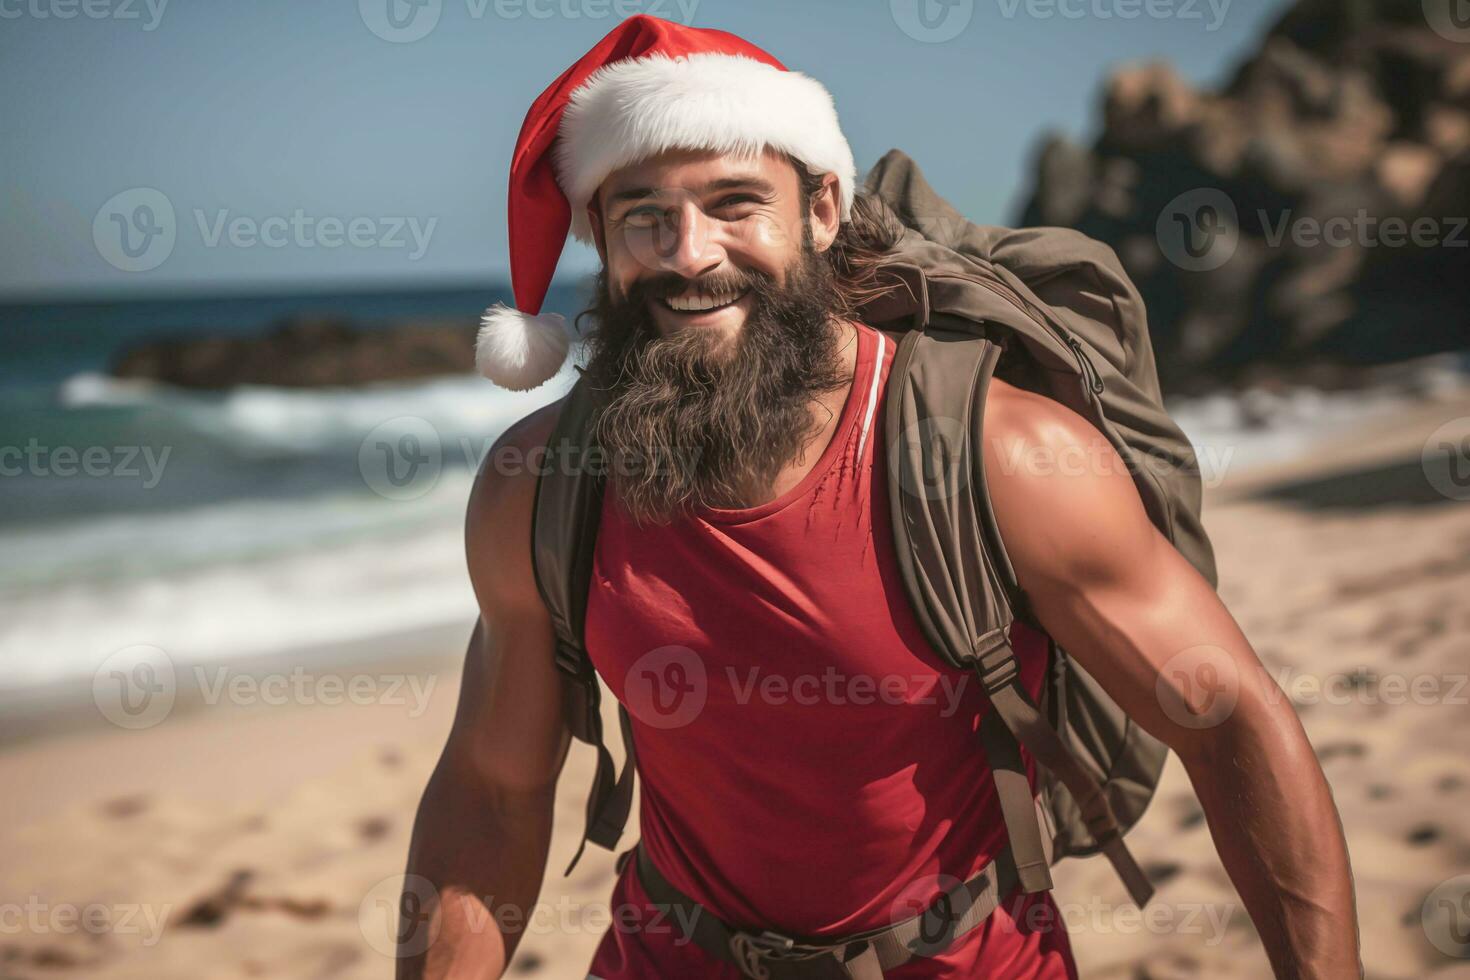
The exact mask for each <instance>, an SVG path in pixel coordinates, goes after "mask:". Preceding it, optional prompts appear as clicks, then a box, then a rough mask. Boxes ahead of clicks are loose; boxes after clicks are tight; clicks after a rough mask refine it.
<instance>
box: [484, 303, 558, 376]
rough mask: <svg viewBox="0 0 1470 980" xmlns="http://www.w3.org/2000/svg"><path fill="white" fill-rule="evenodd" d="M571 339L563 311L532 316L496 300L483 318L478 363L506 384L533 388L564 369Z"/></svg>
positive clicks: (485, 370) (486, 374) (486, 371)
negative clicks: (568, 335) (563, 365)
mask: <svg viewBox="0 0 1470 980" xmlns="http://www.w3.org/2000/svg"><path fill="white" fill-rule="evenodd" d="M569 343H570V339H569V338H568V337H567V320H566V317H564V316H562V315H561V314H560V313H542V314H540V315H539V316H530V315H528V314H525V313H522V312H521V311H520V310H516V309H512V308H511V307H509V306H506V305H505V304H504V303H496V304H495V305H494V306H492V307H490V308H489V309H488V310H486V311H485V315H484V316H482V317H481V318H480V335H479V337H478V338H476V340H475V366H476V367H478V368H479V369H480V373H481V374H483V375H484V376H485V377H487V378H489V379H490V380H491V381H493V382H495V383H496V384H498V385H500V386H501V387H502V388H509V389H510V390H511V391H530V390H531V389H532V388H535V387H537V386H538V385H541V384H544V383H545V382H547V381H549V380H551V379H552V378H554V377H555V376H556V372H558V371H560V370H561V366H562V364H563V363H565V362H566V359H567V347H568V346H569Z"/></svg>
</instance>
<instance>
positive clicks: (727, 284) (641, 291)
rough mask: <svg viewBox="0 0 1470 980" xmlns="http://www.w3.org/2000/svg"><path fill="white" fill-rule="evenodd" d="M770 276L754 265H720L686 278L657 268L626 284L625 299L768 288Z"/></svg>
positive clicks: (717, 293)
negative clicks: (746, 266)
mask: <svg viewBox="0 0 1470 980" xmlns="http://www.w3.org/2000/svg"><path fill="white" fill-rule="evenodd" d="M775 282H776V280H775V279H774V277H772V276H770V275H767V274H766V273H764V272H760V271H757V270H754V269H751V270H745V269H740V268H734V267H732V268H729V269H722V270H720V271H718V272H711V273H707V274H705V275H702V276H697V277H695V278H693V279H690V278H688V277H686V276H681V275H679V274H678V273H677V272H660V273H658V274H657V275H652V276H648V277H646V278H644V279H639V280H638V281H637V282H635V283H633V285H632V286H630V287H629V288H628V292H627V298H626V302H628V303H637V302H641V301H644V300H650V299H669V298H670V297H672V296H680V295H682V294H684V293H685V292H688V291H691V290H692V291H695V292H701V293H707V294H709V295H719V294H721V293H743V292H745V291H747V290H756V291H758V292H763V291H768V290H770V289H771V288H773V287H774V286H775Z"/></svg>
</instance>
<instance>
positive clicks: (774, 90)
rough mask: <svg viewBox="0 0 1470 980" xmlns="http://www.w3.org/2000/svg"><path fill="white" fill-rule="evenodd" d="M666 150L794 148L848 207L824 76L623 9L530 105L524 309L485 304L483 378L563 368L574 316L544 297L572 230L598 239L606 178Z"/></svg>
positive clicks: (521, 196)
mask: <svg viewBox="0 0 1470 980" xmlns="http://www.w3.org/2000/svg"><path fill="white" fill-rule="evenodd" d="M670 149H708V150H715V151H718V152H722V153H740V154H743V155H744V154H751V155H753V154H755V153H758V152H760V151H761V150H763V149H771V150H775V151H778V152H784V153H788V154H790V155H791V156H793V157H795V158H796V159H797V160H800V161H801V162H802V163H803V164H805V165H806V166H807V168H808V169H810V170H812V171H813V172H815V173H831V174H834V175H836V177H837V183H838V189H839V193H840V203H841V216H842V220H844V221H845V220H847V218H848V216H849V215H850V213H851V210H852V200H853V192H854V186H855V182H856V176H857V175H856V168H855V167H854V165H853V159H852V150H851V149H850V148H849V147H848V145H847V140H846V139H845V138H843V135H842V130H841V128H840V127H839V126H838V124H837V111H836V109H835V108H834V107H833V105H832V97H831V96H830V95H829V94H828V93H827V90H826V89H825V88H823V87H822V86H821V84H820V83H818V82H817V81H815V80H814V79H812V78H809V77H807V76H806V75H802V74H801V73H799V72H794V71H787V70H786V68H785V66H783V65H782V64H781V63H780V62H779V61H777V60H776V59H775V58H773V57H772V56H771V55H769V54H767V53H766V52H764V51H762V50H761V49H760V48H758V47H756V46H755V45H753V44H750V43H749V42H747V41H745V40H743V39H741V38H739V37H736V36H735V35H734V34H729V33H726V32H725V31H716V30H709V29H706V28H697V27H685V26H683V25H681V24H675V23H671V22H669V21H666V20H660V19H659V18H657V17H649V16H647V15H644V14H639V15H637V16H634V17H629V18H628V19H627V20H625V21H623V22H622V23H620V24H619V25H618V26H617V27H615V28H613V30H612V32H611V33H609V34H608V35H607V36H606V37H604V38H603V39H602V40H601V41H599V42H598V43H597V45H596V46H595V47H593V48H592V50H591V51H589V52H587V54H585V55H583V56H582V58H581V59H579V60H578V61H577V63H576V64H574V65H572V67H570V68H568V69H567V70H566V71H565V72H563V73H562V75H561V77H560V78H558V79H557V80H556V81H554V82H552V83H551V85H550V87H548V88H547V89H546V91H544V92H542V93H541V96H540V98H538V99H537V100H536V101H535V103H533V104H532V106H531V110H530V111H529V112H528V113H526V121H525V122H524V123H523V124H522V126H521V134H520V136H519V138H518V139H517V140H516V148H515V153H514V155H513V156H512V157H511V163H510V193H509V200H508V207H507V224H508V225H509V228H510V278H511V287H512V289H513V290H514V291H515V301H516V306H517V307H518V309H511V308H509V307H507V306H504V305H496V306H493V307H491V308H490V309H488V310H486V311H485V315H484V318H483V319H482V321H481V327H480V335H479V340H478V343H477V349H476V361H477V363H478V365H479V368H480V371H481V372H482V373H483V374H484V375H485V376H486V377H488V378H489V379H490V380H492V381H494V382H495V383H496V384H498V385H501V386H502V387H505V388H510V389H513V390H516V391H525V390H527V389H530V388H534V387H536V386H537V385H539V384H541V383H542V382H544V381H546V380H548V379H549V378H551V377H552V376H553V375H555V374H556V373H557V371H558V370H560V368H561V365H562V362H563V361H565V360H566V355H567V347H568V337H567V332H566V321H565V319H564V318H563V317H562V316H560V315H559V314H555V313H550V314H541V304H542V302H543V301H544V300H545V298H546V290H547V288H548V287H549V286H550V284H551V276H552V273H553V272H555V271H556V263H557V260H558V259H559V258H560V257H561V251H562V246H563V245H564V244H565V243H566V239H567V233H568V231H570V232H571V233H573V234H574V235H576V237H577V238H578V239H579V240H582V241H587V242H590V241H591V240H592V230H591V227H590V225H589V223H588V221H587V214H586V208H587V204H588V202H589V201H590V200H591V199H592V195H593V194H594V193H596V191H597V188H598V187H599V186H600V185H601V184H602V182H603V180H605V179H606V178H607V176H608V175H609V174H611V173H612V172H613V171H614V170H617V169H619V168H621V167H625V166H628V165H629V164H633V163H637V162H638V161H640V160H644V159H647V158H648V157H650V156H653V155H655V154H658V153H662V152H663V151H665V150H670ZM538 314H541V315H538Z"/></svg>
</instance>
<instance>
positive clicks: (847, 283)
mask: <svg viewBox="0 0 1470 980" xmlns="http://www.w3.org/2000/svg"><path fill="white" fill-rule="evenodd" d="M786 159H787V160H789V161H790V162H791V165H792V166H793V167H795V168H796V175H797V179H798V180H799V181H800V183H801V213H802V215H803V220H805V215H806V214H807V213H808V212H809V211H810V209H811V202H812V198H813V197H814V196H815V195H816V193H817V192H818V191H820V190H821V189H822V174H820V173H813V172H812V171H811V170H809V169H807V166H806V164H804V163H802V162H801V161H800V160H797V159H796V158H795V157H793V156H791V155H789V154H787V155H786ZM902 237H903V226H902V225H900V224H899V222H898V220H897V219H896V218H895V217H894V216H893V212H892V211H890V210H888V208H887V207H885V206H884V205H883V204H881V203H880V202H878V201H877V200H875V199H874V198H873V197H872V196H870V195H868V194H865V193H863V192H862V191H859V192H858V193H857V195H856V196H855V198H854V199H853V202H852V215H851V217H850V218H849V219H848V220H847V221H844V222H843V223H842V225H841V227H840V228H838V230H837V238H836V239H835V240H834V241H833V242H832V246H831V247H830V248H828V249H827V251H826V252H825V253H823V254H824V255H825V256H826V257H827V261H828V262H830V263H831V265H832V272H833V273H834V274H835V275H836V276H837V292H838V295H839V297H840V298H841V306H842V308H841V309H839V310H836V311H835V312H836V313H837V314H838V315H840V316H843V317H846V318H849V319H852V318H855V317H856V316H857V312H858V310H859V309H860V308H861V307H862V306H863V304H864V303H868V302H871V301H872V300H874V299H876V298H877V297H879V296H881V295H883V294H884V293H886V292H888V291H889V290H891V289H893V288H895V286H896V283H895V282H894V281H892V280H889V281H888V282H886V283H885V282H883V281H882V277H880V276H879V275H878V268H879V267H880V266H882V265H883V263H884V262H885V261H887V260H888V258H889V256H890V254H891V253H892V252H893V249H894V246H896V245H897V244H898V240H899V239H900V238H902Z"/></svg>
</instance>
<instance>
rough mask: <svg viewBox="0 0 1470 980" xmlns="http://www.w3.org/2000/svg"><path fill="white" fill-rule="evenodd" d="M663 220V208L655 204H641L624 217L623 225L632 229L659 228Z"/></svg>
mask: <svg viewBox="0 0 1470 980" xmlns="http://www.w3.org/2000/svg"><path fill="white" fill-rule="evenodd" d="M662 220H663V208H660V207H658V206H657V205H654V204H641V205H639V206H638V207H635V208H632V209H630V210H629V211H628V213H627V214H625V215H623V224H625V225H628V226H629V227H631V228H657V227H658V225H659V222H660V221H662Z"/></svg>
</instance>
